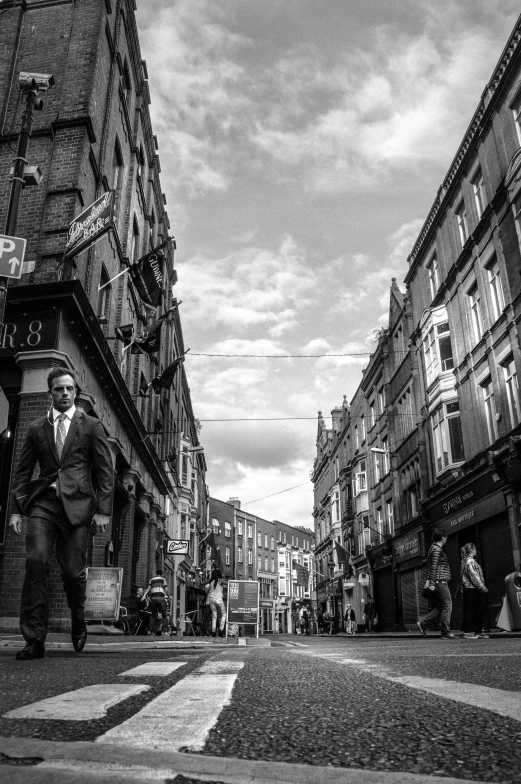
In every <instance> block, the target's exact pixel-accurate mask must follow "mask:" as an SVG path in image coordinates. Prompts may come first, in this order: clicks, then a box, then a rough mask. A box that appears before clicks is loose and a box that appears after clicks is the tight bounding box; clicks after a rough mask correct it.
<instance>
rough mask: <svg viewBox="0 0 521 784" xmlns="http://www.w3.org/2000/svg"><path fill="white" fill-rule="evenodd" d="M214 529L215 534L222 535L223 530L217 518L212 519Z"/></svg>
mask: <svg viewBox="0 0 521 784" xmlns="http://www.w3.org/2000/svg"><path fill="white" fill-rule="evenodd" d="M212 528H213V532H214V534H220V533H221V528H220V526H219V520H217V518H215V517H212Z"/></svg>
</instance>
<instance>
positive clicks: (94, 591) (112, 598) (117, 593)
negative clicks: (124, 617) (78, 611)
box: [85, 566, 123, 621]
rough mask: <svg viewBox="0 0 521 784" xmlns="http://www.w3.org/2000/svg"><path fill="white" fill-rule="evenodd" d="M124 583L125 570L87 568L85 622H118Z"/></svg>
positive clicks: (114, 567) (110, 567)
mask: <svg viewBox="0 0 521 784" xmlns="http://www.w3.org/2000/svg"><path fill="white" fill-rule="evenodd" d="M122 581H123V569H120V568H119V567H116V566H103V567H92V566H88V567H87V600H86V602H85V620H88V621H117V620H118V618H119V603H120V600H121V583H122Z"/></svg>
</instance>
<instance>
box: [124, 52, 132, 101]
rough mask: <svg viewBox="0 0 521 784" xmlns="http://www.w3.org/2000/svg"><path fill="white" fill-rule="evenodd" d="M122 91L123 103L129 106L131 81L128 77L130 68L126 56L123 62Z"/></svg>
mask: <svg viewBox="0 0 521 784" xmlns="http://www.w3.org/2000/svg"><path fill="white" fill-rule="evenodd" d="M123 92H124V94H125V103H126V104H127V106H128V107H130V96H131V94H132V81H131V79H130V69H129V67H128V62H127V58H126V57H125V62H124V64H123Z"/></svg>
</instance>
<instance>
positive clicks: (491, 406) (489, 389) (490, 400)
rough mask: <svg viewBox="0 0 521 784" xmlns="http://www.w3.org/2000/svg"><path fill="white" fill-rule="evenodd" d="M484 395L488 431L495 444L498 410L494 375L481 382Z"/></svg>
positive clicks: (491, 441) (490, 439)
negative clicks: (493, 383) (493, 382)
mask: <svg viewBox="0 0 521 784" xmlns="http://www.w3.org/2000/svg"><path fill="white" fill-rule="evenodd" d="M480 386H481V390H482V395H483V403H484V406H485V419H486V420H487V431H488V440H489V443H491V444H493V443H494V441H495V440H496V439H497V437H498V430H497V418H496V415H497V412H496V403H495V400H494V387H493V385H492V377H491V376H488V378H486V379H485V381H483V382H482V383H481V384H480Z"/></svg>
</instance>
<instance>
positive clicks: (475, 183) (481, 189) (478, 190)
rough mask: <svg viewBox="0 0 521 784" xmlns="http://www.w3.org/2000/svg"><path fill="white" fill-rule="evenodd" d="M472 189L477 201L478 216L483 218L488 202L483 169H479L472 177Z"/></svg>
mask: <svg viewBox="0 0 521 784" xmlns="http://www.w3.org/2000/svg"><path fill="white" fill-rule="evenodd" d="M472 190H473V191H474V200H475V202H476V210H477V213H478V218H481V216H482V215H483V212H484V210H485V207H486V204H487V201H486V197H485V180H484V179H483V173H482V171H481V169H478V170H477V172H476V173H475V175H474V177H473V178H472Z"/></svg>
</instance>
